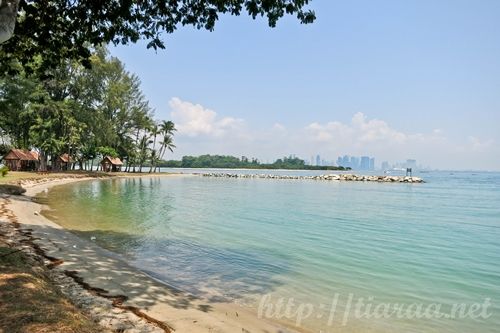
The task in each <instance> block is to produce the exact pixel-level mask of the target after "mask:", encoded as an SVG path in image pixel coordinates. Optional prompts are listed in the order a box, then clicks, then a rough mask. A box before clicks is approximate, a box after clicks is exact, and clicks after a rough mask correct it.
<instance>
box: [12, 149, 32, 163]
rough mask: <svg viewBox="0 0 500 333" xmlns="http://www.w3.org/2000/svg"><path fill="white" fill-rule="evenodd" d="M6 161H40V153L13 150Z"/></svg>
mask: <svg viewBox="0 0 500 333" xmlns="http://www.w3.org/2000/svg"><path fill="white" fill-rule="evenodd" d="M4 160H21V161H38V153H37V152H36V151H29V150H26V149H11V150H10V151H9V152H8V153H7V155H5V157H4Z"/></svg>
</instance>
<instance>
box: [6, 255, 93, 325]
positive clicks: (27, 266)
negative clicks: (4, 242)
mask: <svg viewBox="0 0 500 333" xmlns="http://www.w3.org/2000/svg"><path fill="white" fill-rule="evenodd" d="M0 314H1V315H0V333H49V332H50V333H63V332H64V333H73V332H74V333H97V332H102V329H101V328H99V326H98V325H97V324H95V323H94V322H92V321H91V320H90V319H89V318H88V317H86V316H85V315H84V314H83V313H82V312H81V311H80V310H79V309H77V308H76V307H75V306H74V305H73V304H72V303H71V302H70V301H69V300H68V299H67V298H66V297H65V296H64V295H62V294H61V293H60V292H59V290H57V287H56V286H54V285H53V284H52V283H51V282H50V280H49V279H48V277H47V276H46V268H44V267H43V266H41V265H40V264H37V263H36V262H34V261H33V260H31V259H30V258H28V257H27V256H26V255H25V254H24V253H22V252H15V250H14V249H12V248H8V247H0Z"/></svg>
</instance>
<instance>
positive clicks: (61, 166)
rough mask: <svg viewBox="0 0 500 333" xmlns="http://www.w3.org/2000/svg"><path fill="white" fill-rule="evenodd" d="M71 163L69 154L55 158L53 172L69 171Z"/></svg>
mask: <svg viewBox="0 0 500 333" xmlns="http://www.w3.org/2000/svg"><path fill="white" fill-rule="evenodd" d="M71 163H73V159H72V158H71V156H69V154H62V155H60V156H58V157H57V159H56V160H55V162H54V170H64V171H67V170H69V169H70V166H71Z"/></svg>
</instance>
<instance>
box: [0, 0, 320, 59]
mask: <svg viewBox="0 0 500 333" xmlns="http://www.w3.org/2000/svg"><path fill="white" fill-rule="evenodd" d="M308 3H309V0H231V1H221V0H204V1H192V0H170V1H164V0H163V1H162V0H160V1H154V0H141V1H138V0H125V1H119V0H109V1H94V0H80V1H70V0H60V1H51V0H31V1H30V0H24V1H20V0H0V8H1V10H4V9H5V11H6V12H8V14H9V15H0V27H6V28H7V29H9V28H11V27H12V17H13V16H12V14H13V13H14V14H15V13H16V10H17V5H19V11H18V12H17V22H16V24H15V29H14V34H13V36H12V37H11V38H10V39H8V40H7V41H6V42H4V43H3V44H2V52H3V54H2V55H1V57H2V58H3V59H2V64H8V63H9V62H11V61H12V60H19V61H21V63H22V64H23V65H26V64H28V63H30V62H31V61H32V60H33V59H34V58H35V57H36V56H41V57H42V58H43V59H42V64H43V66H42V68H47V67H55V66H58V65H59V64H60V63H61V62H62V61H63V60H66V59H75V60H78V61H80V62H82V63H83V64H84V65H86V66H87V67H89V66H90V61H89V58H90V56H91V53H92V52H91V51H92V48H93V47H97V46H100V45H106V44H108V43H113V44H115V45H117V44H128V43H135V42H137V41H138V40H140V39H142V40H145V41H147V48H153V49H155V50H156V49H158V48H160V49H163V48H165V44H164V42H163V41H162V39H161V35H162V34H163V33H167V34H170V33H173V32H174V31H175V30H176V29H177V28H178V27H179V26H181V25H182V26H184V25H191V26H194V27H196V28H197V29H206V30H209V31H212V30H214V28H215V23H216V22H217V20H218V19H219V16H220V15H223V14H227V15H240V14H242V13H244V12H246V13H248V15H250V16H251V17H252V18H254V19H255V18H256V17H258V16H261V17H266V18H267V21H268V24H269V26H270V27H275V26H276V23H277V22H278V20H279V19H280V18H281V17H283V16H285V15H295V16H296V17H297V19H298V20H299V22H301V23H304V24H306V23H311V22H313V21H314V19H315V14H314V12H313V11H311V10H307V9H305V7H306V6H307V4H308ZM7 5H8V6H7ZM9 20H10V21H9ZM4 35H5V36H8V35H9V31H7V32H6V33H5V34H4ZM4 39H5V38H4Z"/></svg>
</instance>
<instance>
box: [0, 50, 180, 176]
mask: <svg viewBox="0 0 500 333" xmlns="http://www.w3.org/2000/svg"><path fill="white" fill-rule="evenodd" d="M90 61H91V64H92V68H91V69H87V68H85V67H84V66H82V65H80V64H79V63H77V62H75V61H66V62H65V63H64V65H62V66H60V67H58V68H56V69H53V70H50V71H48V70H45V73H49V72H50V75H43V76H42V75H37V74H33V73H32V74H29V73H28V72H27V71H26V70H24V69H23V67H21V66H19V68H20V72H19V73H17V74H16V75H12V76H3V77H2V76H0V139H2V140H1V141H3V142H9V143H10V145H11V146H13V147H16V148H24V149H34V150H36V151H38V152H39V154H40V170H47V168H48V166H55V165H56V160H57V158H58V157H59V156H60V155H61V154H64V153H66V154H68V155H69V156H70V157H71V159H72V160H73V161H75V162H76V163H77V164H78V165H79V167H80V169H81V170H89V169H91V165H93V164H95V163H96V162H97V161H99V159H101V158H102V157H103V156H106V155H110V156H112V157H119V158H121V159H122V160H123V162H124V163H125V171H134V172H135V171H136V168H138V171H139V172H141V171H142V168H143V166H144V164H145V163H146V162H148V164H149V165H151V167H150V171H153V170H154V169H155V167H156V164H157V162H158V160H159V159H160V158H162V157H163V156H164V155H165V153H166V151H172V149H173V148H174V147H175V145H174V144H173V139H172V135H173V133H174V132H175V126H174V124H173V123H172V122H171V121H161V122H159V121H156V120H154V119H153V110H152V109H151V108H150V106H149V104H148V101H147V100H146V99H145V97H144V95H143V94H142V91H141V89H140V81H139V78H138V77H137V76H136V75H134V74H131V73H129V72H127V71H126V70H125V68H124V65H123V64H122V63H121V62H120V60H118V59H117V58H114V57H110V56H109V55H108V53H107V51H106V49H105V48H98V49H97V50H96V51H95V53H94V54H93V55H92V56H91V57H90ZM30 66H31V68H38V67H39V66H40V62H38V61H34V62H33V63H31V64H30ZM38 72H39V71H38V70H35V71H34V73H38ZM0 148H1V150H2V151H3V152H4V153H5V151H8V149H7V147H6V145H5V144H4V145H2V146H1V147H0ZM96 159H97V161H95V160H96Z"/></svg>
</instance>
